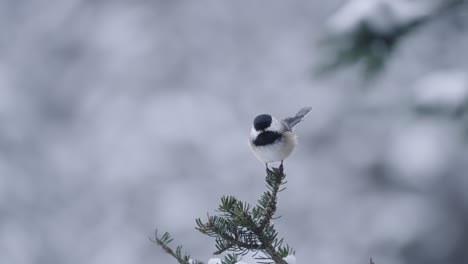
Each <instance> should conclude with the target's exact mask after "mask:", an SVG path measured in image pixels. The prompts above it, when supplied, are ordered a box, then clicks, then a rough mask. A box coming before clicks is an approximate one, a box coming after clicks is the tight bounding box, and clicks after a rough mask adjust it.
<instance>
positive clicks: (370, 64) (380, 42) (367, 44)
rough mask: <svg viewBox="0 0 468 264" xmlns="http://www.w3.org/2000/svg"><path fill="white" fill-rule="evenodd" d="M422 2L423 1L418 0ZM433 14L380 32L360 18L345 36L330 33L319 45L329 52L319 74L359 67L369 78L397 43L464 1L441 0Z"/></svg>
mask: <svg viewBox="0 0 468 264" xmlns="http://www.w3.org/2000/svg"><path fill="white" fill-rule="evenodd" d="M421 1H424V0H421ZM443 2H444V3H443V4H441V5H440V7H439V8H438V9H436V11H434V12H432V13H431V14H429V15H426V16H421V17H418V18H415V19H413V20H411V21H408V22H407V23H403V24H399V25H394V26H393V28H392V29H391V30H388V31H385V32H381V31H378V30H375V29H374V27H373V26H372V25H371V24H370V23H369V22H368V21H367V20H366V19H362V20H361V21H360V23H358V24H357V25H356V26H355V27H354V29H353V30H351V31H350V32H345V33H338V34H336V33H333V32H331V33H329V34H328V35H327V36H325V38H324V39H323V40H321V41H320V42H319V46H320V47H321V48H325V49H326V50H328V51H329V53H326V54H327V58H325V60H326V61H325V62H323V63H322V65H320V66H319V68H318V71H317V73H318V74H319V75H323V74H328V73H331V72H334V71H336V70H338V69H340V68H344V67H349V66H351V65H355V64H360V65H361V66H362V67H363V73H364V77H365V78H366V79H371V78H373V77H375V76H376V74H377V73H379V72H380V71H381V70H382V69H383V68H384V67H385V63H386V61H387V59H388V58H389V57H390V56H391V55H392V53H393V51H394V50H395V48H396V46H397V45H398V43H400V42H401V39H403V38H404V37H405V36H407V35H408V34H410V33H411V32H413V31H414V29H416V28H418V27H420V26H422V25H424V24H426V23H427V22H429V21H431V20H434V19H436V18H438V17H440V16H441V15H443V14H444V13H445V12H446V11H448V10H451V9H452V8H456V7H459V6H460V5H461V4H463V3H466V2H467V1H466V0H444V1H443Z"/></svg>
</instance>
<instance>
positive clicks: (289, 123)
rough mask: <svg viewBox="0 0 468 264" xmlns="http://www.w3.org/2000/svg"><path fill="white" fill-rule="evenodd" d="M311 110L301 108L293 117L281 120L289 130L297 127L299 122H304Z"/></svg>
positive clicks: (309, 108)
mask: <svg viewBox="0 0 468 264" xmlns="http://www.w3.org/2000/svg"><path fill="white" fill-rule="evenodd" d="M311 109H312V107H308V106H306V107H303V108H301V110H299V112H297V114H296V115H295V116H293V117H287V118H285V119H283V122H284V123H285V124H286V125H287V126H288V127H289V129H292V128H293V127H294V126H295V125H297V124H298V123H299V122H301V121H302V120H304V117H305V116H306V115H307V114H308V113H309V111H310V110H311Z"/></svg>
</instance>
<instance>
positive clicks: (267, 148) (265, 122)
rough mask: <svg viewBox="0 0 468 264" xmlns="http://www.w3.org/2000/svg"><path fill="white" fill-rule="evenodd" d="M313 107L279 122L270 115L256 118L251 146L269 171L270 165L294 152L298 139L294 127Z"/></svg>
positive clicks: (303, 109)
mask: <svg viewBox="0 0 468 264" xmlns="http://www.w3.org/2000/svg"><path fill="white" fill-rule="evenodd" d="M310 109H312V108H311V107H304V108H302V109H301V110H299V112H297V114H296V115H295V116H293V117H288V118H285V119H283V120H277V119H276V118H274V117H272V116H271V115H268V114H263V115H259V116H257V117H255V119H254V121H253V126H252V130H251V131H250V140H249V145H250V148H251V149H252V151H253V153H254V154H255V156H256V157H257V158H258V159H259V160H260V161H262V162H264V163H265V166H266V167H267V169H268V163H270V162H281V165H282V164H283V160H284V159H286V158H287V157H288V156H289V155H290V154H291V153H292V151H293V150H294V148H295V147H296V144H297V138H296V135H295V134H294V132H293V131H292V129H293V127H294V126H295V125H297V124H298V123H299V122H301V121H302V120H303V119H304V117H305V116H306V115H307V113H309V111H310Z"/></svg>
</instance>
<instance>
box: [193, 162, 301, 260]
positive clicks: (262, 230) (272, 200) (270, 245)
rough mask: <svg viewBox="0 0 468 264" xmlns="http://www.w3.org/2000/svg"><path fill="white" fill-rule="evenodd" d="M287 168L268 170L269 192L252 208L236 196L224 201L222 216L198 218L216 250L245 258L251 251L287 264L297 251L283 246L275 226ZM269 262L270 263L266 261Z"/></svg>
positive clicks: (264, 257) (200, 228)
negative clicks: (213, 242)
mask: <svg viewBox="0 0 468 264" xmlns="http://www.w3.org/2000/svg"><path fill="white" fill-rule="evenodd" d="M285 177H286V175H285V174H284V172H283V166H282V165H281V166H280V167H279V168H273V169H272V170H270V169H267V175H266V178H265V181H266V183H267V188H268V190H267V191H266V192H265V193H264V194H263V195H262V197H261V198H260V199H259V200H258V205H257V206H255V207H252V206H251V205H249V204H247V203H244V202H241V201H239V200H237V198H235V197H232V196H225V197H222V198H221V204H220V206H219V208H218V212H220V213H221V214H220V215H219V216H209V215H208V220H207V221H206V222H205V223H204V222H202V220H201V219H199V218H198V219H196V223H197V228H196V229H197V230H198V231H200V232H201V233H203V234H205V235H208V236H210V237H214V238H215V240H216V249H217V250H216V251H215V252H214V254H221V253H223V252H225V251H233V252H234V253H235V254H239V255H245V254H247V253H248V252H249V251H254V252H256V253H255V254H257V253H258V252H262V253H263V254H265V256H261V257H257V259H261V260H265V261H267V260H273V261H274V262H275V263H279V264H287V263H286V261H285V260H284V259H283V258H284V257H286V256H287V255H290V254H293V253H294V251H293V249H292V248H290V247H289V246H288V245H287V246H285V247H283V246H282V244H283V239H279V238H278V232H277V231H276V230H275V228H274V225H273V224H272V223H271V220H272V219H273V217H274V215H275V213H276V209H277V199H278V198H277V194H278V192H280V191H282V190H284V189H280V187H281V186H282V185H284V184H285V183H286V182H285V181H284V179H285ZM265 263H268V262H265Z"/></svg>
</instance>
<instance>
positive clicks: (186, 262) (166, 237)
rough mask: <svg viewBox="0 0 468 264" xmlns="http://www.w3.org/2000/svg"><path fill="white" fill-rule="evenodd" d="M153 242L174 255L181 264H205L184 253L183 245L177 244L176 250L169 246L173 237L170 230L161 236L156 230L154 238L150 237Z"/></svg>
mask: <svg viewBox="0 0 468 264" xmlns="http://www.w3.org/2000/svg"><path fill="white" fill-rule="evenodd" d="M150 240H151V241H152V242H153V243H156V244H157V245H158V246H160V247H161V248H162V249H163V250H164V251H165V252H166V253H167V254H169V255H171V256H173V257H174V258H175V259H176V260H177V261H178V262H179V263H180V264H205V263H204V262H201V261H198V260H192V261H190V255H189V254H187V253H185V254H182V246H177V248H176V250H175V251H174V250H172V249H171V248H170V247H169V243H171V242H172V240H173V239H172V237H171V235H170V234H169V233H168V232H165V233H164V234H163V235H162V236H161V237H158V231H157V230H156V231H155V232H154V239H152V238H150Z"/></svg>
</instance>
